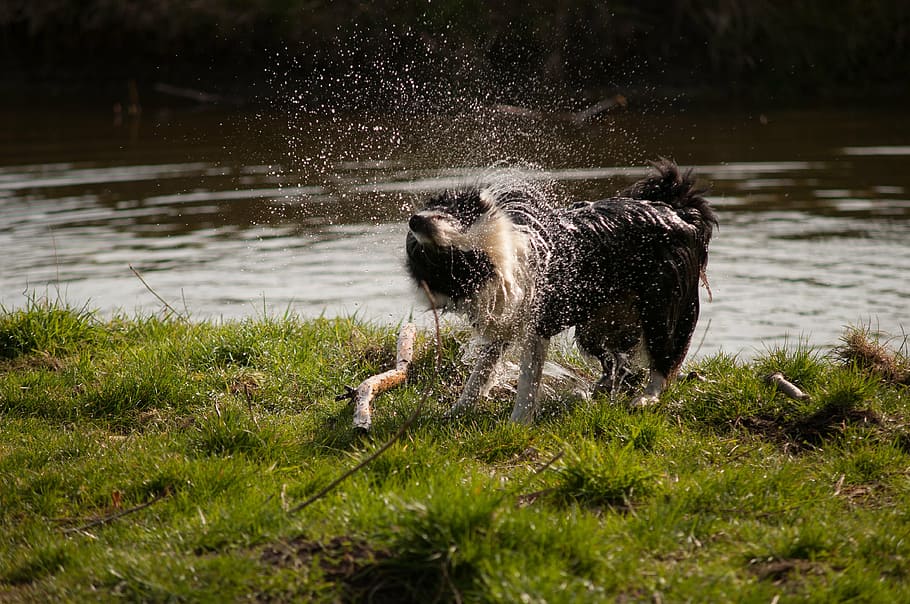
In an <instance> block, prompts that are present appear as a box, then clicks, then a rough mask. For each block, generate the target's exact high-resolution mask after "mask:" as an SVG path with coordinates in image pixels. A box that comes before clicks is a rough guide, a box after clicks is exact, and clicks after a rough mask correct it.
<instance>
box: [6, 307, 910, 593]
mask: <svg viewBox="0 0 910 604" xmlns="http://www.w3.org/2000/svg"><path fill="white" fill-rule="evenodd" d="M395 335H396V334H395V333H394V329H389V328H384V327H375V326H371V325H365V324H362V323H358V322H357V321H353V320H345V319H337V320H328V319H316V320H306V321H304V320H299V319H297V318H295V317H282V318H264V319H259V320H249V321H242V322H233V323H225V324H212V323H191V322H185V321H181V320H178V319H176V318H170V319H165V318H160V317H139V318H130V319H127V318H116V319H113V320H101V319H99V318H98V317H96V316H95V315H93V314H91V313H88V312H84V311H80V310H77V309H68V308H63V307H60V306H54V305H46V304H43V303H40V302H35V303H33V304H32V305H30V306H29V307H28V308H26V309H23V310H16V311H6V312H3V313H2V314H0V484H2V485H3V486H2V489H0V534H2V535H3V537H2V539H3V547H2V548H0V601H4V602H5V601H13V602H15V601H47V600H50V601H74V602H75V601H93V600H105V601H107V600H111V599H116V598H122V599H125V600H131V601H136V600H142V601H216V600H217V601H238V600H244V601H248V600H253V601H259V600H262V601H289V600H298V601H310V600H312V601H335V600H338V599H343V600H344V599H350V600H372V601H377V602H382V601H418V600H419V601H443V602H447V601H453V602H454V601H499V602H517V601H549V602H570V601H622V602H628V601H663V602H679V601H732V600H736V601H746V602H770V601H775V599H776V598H778V597H779V600H777V601H780V602H786V601H796V600H800V601H803V600H806V599H808V600H812V601H826V602H828V601H842V600H843V601H870V602H873V601H874V602H885V601H908V600H910V471H908V465H910V463H908V462H910V427H908V426H910V393H908V388H907V386H906V385H903V384H901V383H900V382H902V381H905V380H906V379H907V374H906V373H905V371H904V367H903V366H902V365H901V362H902V361H901V358H900V357H899V356H898V357H897V359H896V362H892V363H890V364H889V360H888V358H887V357H886V356H884V355H882V354H881V353H882V352H883V351H882V350H880V349H878V348H876V346H875V342H874V341H873V340H869V339H868V338H865V337H863V334H861V333H857V334H853V335H852V336H850V338H852V339H851V340H850V341H849V342H845V343H843V346H842V348H843V349H842V351H841V354H839V355H829V354H822V353H821V352H819V351H814V350H811V349H808V348H806V347H801V346H796V347H794V348H792V349H773V350H767V351H765V352H764V353H762V354H760V355H759V356H758V357H757V358H756V359H755V360H754V361H753V362H751V363H749V364H745V363H742V362H739V361H738V360H737V359H735V358H730V357H726V356H715V357H709V358H706V359H702V360H699V361H697V362H695V363H694V364H692V365H691V366H689V367H687V369H690V370H697V371H698V372H699V373H700V374H702V375H703V376H704V377H705V378H706V379H707V381H690V382H685V383H677V384H675V385H674V386H672V387H671V389H670V390H669V391H668V392H666V393H665V395H664V396H663V397H662V400H661V402H660V404H659V405H657V406H656V407H654V408H653V409H649V410H647V411H644V412H641V411H630V410H628V409H627V408H626V406H625V405H624V404H623V402H624V401H623V400H617V401H613V402H609V401H604V400H600V401H595V402H587V401H584V400H581V399H579V398H578V397H576V396H574V395H571V394H559V393H557V394H556V395H554V396H551V397H550V398H549V399H548V401H547V403H546V405H545V412H544V417H542V418H541V419H540V420H539V421H538V423H537V424H536V425H535V426H533V427H530V428H526V427H519V426H514V425H511V424H509V423H508V422H507V421H506V417H507V415H506V414H507V411H508V409H507V406H508V403H507V402H506V401H504V400H502V399H501V398H500V399H499V400H490V401H488V402H487V403H485V405H484V406H483V408H482V409H479V410H478V411H477V412H476V413H474V414H472V415H470V416H469V417H466V418H462V419H457V420H446V419H444V418H443V417H442V411H443V410H444V409H445V407H446V405H447V404H448V403H449V402H450V401H451V400H452V398H453V396H454V395H455V392H457V390H458V385H459V383H460V382H461V381H462V380H463V378H464V367H463V366H462V365H461V364H460V363H459V362H458V360H457V359H458V357H459V353H458V350H459V348H458V344H457V342H456V338H454V337H453V335H452V334H450V333H447V334H445V337H444V339H443V350H442V353H443V354H442V363H441V365H440V366H439V368H438V374H437V369H436V367H435V364H434V356H435V350H434V346H433V343H432V341H433V338H432V334H421V335H420V336H419V338H418V348H417V356H416V358H415V364H414V367H413V373H412V376H411V379H410V381H409V384H408V385H407V386H406V387H404V388H402V389H400V390H395V391H392V392H389V393H386V394H383V395H382V396H381V397H380V398H379V399H378V401H377V405H376V410H375V413H374V430H373V433H372V434H371V435H369V436H364V435H360V434H356V433H354V432H353V431H352V429H351V427H350V424H351V410H350V408H349V407H348V404H347V403H346V402H344V401H342V402H336V401H335V399H334V397H335V395H336V394H338V393H340V392H343V391H344V385H356V384H357V383H358V382H360V381H361V380H362V379H364V378H365V377H367V376H368V375H370V374H373V373H376V372H378V371H381V370H384V369H386V368H388V367H389V365H390V364H391V362H392V359H393V358H394V345H395ZM845 358H850V359H852V361H849V362H848V361H845V360H844V359H845ZM892 360H894V359H892ZM563 362H564V363H566V364H569V365H573V364H575V363H576V362H577V361H576V360H575V359H574V358H572V357H568V358H564V359H563ZM579 370H581V371H583V370H584V369H583V368H582V369H579ZM771 371H781V372H783V373H784V374H785V375H786V376H787V377H788V378H789V379H790V380H792V381H793V382H795V383H796V384H797V385H799V386H800V387H801V388H802V389H803V390H805V391H806V392H807V393H809V394H810V395H811V398H810V399H809V400H805V401H797V400H794V399H790V398H787V397H785V396H784V395H783V394H781V393H779V392H777V391H776V390H775V389H774V388H773V387H772V386H769V385H767V384H766V383H765V381H764V380H763V379H762V378H763V376H764V375H766V374H768V373H770V372H771ZM427 391H428V392H429V393H430V396H429V398H428V405H427V408H426V410H425V411H424V413H422V414H421V415H420V417H419V418H418V419H417V421H416V423H415V424H414V425H413V426H412V427H411V428H410V429H409V430H408V431H407V433H406V434H405V436H404V437H403V438H402V439H401V440H400V441H398V442H397V443H395V444H394V445H393V446H392V447H391V448H390V449H389V450H388V451H386V452H385V453H384V454H383V455H381V456H380V457H379V458H378V459H377V460H376V461H374V462H373V463H372V464H370V465H368V466H367V467H366V468H365V469H364V470H362V471H360V472H358V473H356V474H355V475H353V476H352V477H351V478H350V479H348V480H347V481H345V482H344V483H342V484H341V485H340V486H339V487H338V488H337V489H335V490H334V491H332V492H330V493H329V494H328V495H327V496H326V497H324V498H322V499H321V500H319V501H317V502H316V503H315V504H313V505H312V506H309V507H307V508H305V509H304V510H302V511H300V512H299V513H290V512H289V510H290V509H291V508H293V507H294V506H295V505H296V504H298V503H299V502H301V501H303V500H304V499H306V498H307V497H308V496H309V495H311V494H313V493H314V492H316V491H318V490H319V489H320V488H321V487H323V486H325V485H326V484H327V483H329V481H331V480H332V479H333V478H334V477H336V476H337V475H338V474H339V473H341V472H342V471H344V470H345V469H346V468H349V467H351V466H352V465H353V464H355V463H356V462H357V461H358V460H359V459H361V458H362V457H363V456H364V455H366V454H369V452H371V451H373V450H375V448H377V447H378V446H380V445H381V444H382V443H383V442H384V441H385V440H386V439H387V438H388V437H390V436H391V435H392V434H393V433H394V432H395V431H396V429H397V428H398V426H399V425H401V422H402V421H404V418H405V417H406V416H407V415H408V414H409V413H410V412H411V411H412V410H413V409H414V407H415V406H416V405H417V404H418V400H419V399H420V398H421V396H422V394H423V393H424V392H427ZM560 452H561V453H562V455H561V456H559V457H558V458H557V459H555V460H554V458H556V456H557V454H559V453H560ZM548 462H552V463H551V464H550V465H549V466H546V464H547V463H548ZM544 466H546V467H544Z"/></svg>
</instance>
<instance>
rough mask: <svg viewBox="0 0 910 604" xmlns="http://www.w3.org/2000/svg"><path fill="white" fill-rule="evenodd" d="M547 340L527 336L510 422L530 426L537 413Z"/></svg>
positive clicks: (548, 342) (548, 341) (548, 340)
mask: <svg viewBox="0 0 910 604" xmlns="http://www.w3.org/2000/svg"><path fill="white" fill-rule="evenodd" d="M549 345H550V339H549V338H542V337H540V336H536V335H535V336H529V337H528V340H527V342H525V346H524V350H523V351H522V353H521V369H520V371H519V373H518V394H517V395H516V397H515V407H513V408H512V418H511V419H512V421H513V422H516V423H519V424H531V423H532V422H533V421H534V415H535V414H536V413H537V407H538V406H539V400H538V397H537V393H538V391H539V390H540V378H541V375H542V374H543V365H544V362H545V361H546V360H547V347H548V346H549Z"/></svg>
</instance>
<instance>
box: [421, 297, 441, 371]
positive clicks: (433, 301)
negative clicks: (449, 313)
mask: <svg viewBox="0 0 910 604" xmlns="http://www.w3.org/2000/svg"><path fill="white" fill-rule="evenodd" d="M420 287H422V288H423V291H424V293H425V294H426V295H427V300H429V302H430V308H432V309H433V320H434V321H435V323H436V369H439V366H440V365H441V364H442V336H441V335H440V334H441V333H442V332H441V330H440V329H439V310H437V308H436V299H435V298H434V297H433V292H431V291H430V286H429V285H427V282H426V281H421V282H420Z"/></svg>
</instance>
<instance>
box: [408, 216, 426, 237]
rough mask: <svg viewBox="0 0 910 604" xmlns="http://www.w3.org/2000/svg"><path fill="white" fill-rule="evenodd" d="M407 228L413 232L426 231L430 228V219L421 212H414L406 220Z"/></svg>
mask: <svg viewBox="0 0 910 604" xmlns="http://www.w3.org/2000/svg"><path fill="white" fill-rule="evenodd" d="M408 228H409V229H411V230H412V231H413V232H415V233H426V232H427V231H429V230H430V219H429V218H427V217H426V216H423V215H421V214H414V215H413V216H411V218H410V220H408Z"/></svg>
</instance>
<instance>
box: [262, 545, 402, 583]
mask: <svg viewBox="0 0 910 604" xmlns="http://www.w3.org/2000/svg"><path fill="white" fill-rule="evenodd" d="M390 557H391V555H390V554H389V552H387V551H385V550H381V549H376V548H374V547H373V546H371V545H370V544H369V543H368V542H367V541H366V540H364V539H359V538H357V537H348V536H339V537H332V538H331V539H330V540H328V541H313V540H311V539H306V538H305V537H297V538H295V539H292V540H290V541H283V542H279V543H277V544H274V545H270V546H268V547H266V548H265V549H264V550H262V555H261V557H260V559H261V560H262V562H264V563H266V564H268V565H271V566H278V567H282V568H293V569H299V568H304V567H310V566H311V565H312V564H313V563H314V562H315V563H316V564H318V566H319V568H320V569H321V570H322V572H323V573H324V574H325V577H326V578H327V579H329V580H331V581H338V582H341V583H344V584H346V585H349V586H350V587H362V586H363V585H362V583H363V580H364V578H365V572H364V571H365V570H366V569H368V568H371V567H372V566H373V565H375V564H376V562H377V561H380V560H385V559H388V558H390Z"/></svg>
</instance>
